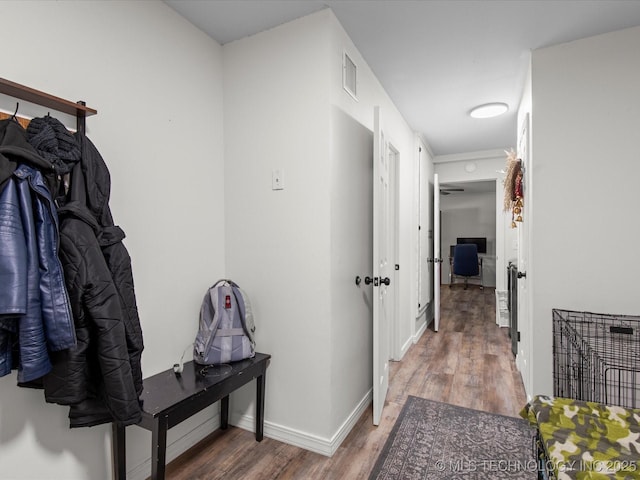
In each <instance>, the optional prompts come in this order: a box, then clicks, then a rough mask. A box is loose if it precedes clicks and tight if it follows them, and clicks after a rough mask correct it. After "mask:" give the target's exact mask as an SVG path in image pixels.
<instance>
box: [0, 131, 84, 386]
mask: <svg viewBox="0 0 640 480" xmlns="http://www.w3.org/2000/svg"><path fill="white" fill-rule="evenodd" d="M11 128H13V127H11ZM0 133H4V132H3V131H1V129H0ZM3 147H6V144H4V145H0V161H4V160H6V157H5V156H4V155H3V154H4V153H5V152H6V151H9V153H10V158H11V159H12V160H15V159H16V158H19V157H20V155H19V153H20V151H19V149H9V150H7V149H3ZM7 155H9V154H7ZM29 159H30V157H29V156H28V155H27V156H26V158H25V160H29ZM5 171H6V170H5ZM0 243H1V244H2V248H1V249H0V284H2V288H1V289H0V376H3V375H7V374H9V373H10V372H11V369H12V368H16V367H17V368H18V383H26V382H31V381H33V380H36V379H38V378H40V377H42V376H43V375H45V374H47V373H48V372H49V371H50V370H51V362H50V360H49V353H48V352H49V350H50V351H56V350H64V349H67V348H70V347H73V346H75V345H76V336H75V329H74V324H73V317H72V315H71V309H70V303H69V298H68V295H67V291H66V287H65V283H64V277H63V271H62V266H61V264H60V260H59V259H58V251H57V248H58V218H57V214H56V209H55V205H54V203H53V201H52V199H51V195H50V193H49V190H48V188H47V186H46V184H45V181H44V178H43V176H42V174H41V172H40V171H39V170H37V169H35V168H33V167H31V166H29V165H27V164H17V167H16V168H15V170H14V171H13V172H12V175H11V177H10V178H7V179H5V181H4V182H2V187H1V191H0ZM16 338H17V339H18V347H19V352H18V353H19V356H18V358H19V359H20V362H19V364H18V365H17V366H16V365H13V363H12V344H13V343H14V340H15V339H16Z"/></svg>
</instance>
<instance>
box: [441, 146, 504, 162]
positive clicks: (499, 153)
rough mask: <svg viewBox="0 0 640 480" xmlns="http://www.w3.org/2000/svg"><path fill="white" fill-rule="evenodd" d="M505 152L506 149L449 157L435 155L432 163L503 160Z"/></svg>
mask: <svg viewBox="0 0 640 480" xmlns="http://www.w3.org/2000/svg"><path fill="white" fill-rule="evenodd" d="M505 150H508V148H507V147H505V148H504V149H499V148H498V149H495V150H481V151H478V152H468V153H453V154H451V155H437V156H435V157H432V158H433V163H448V162H467V161H469V160H486V159H489V158H503V157H504V156H505V153H504V152H505Z"/></svg>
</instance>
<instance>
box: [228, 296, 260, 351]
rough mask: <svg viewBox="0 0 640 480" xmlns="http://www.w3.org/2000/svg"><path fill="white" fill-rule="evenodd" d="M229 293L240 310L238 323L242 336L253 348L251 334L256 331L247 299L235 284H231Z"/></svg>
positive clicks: (254, 342) (253, 342)
mask: <svg viewBox="0 0 640 480" xmlns="http://www.w3.org/2000/svg"><path fill="white" fill-rule="evenodd" d="M231 291H232V292H233V296H234V297H235V299H236V303H237V304H238V308H239V309H240V321H241V322H242V329H243V330H244V334H245V335H246V336H247V338H248V339H249V340H250V341H251V343H252V344H253V345H254V347H255V344H256V341H255V339H254V337H253V334H254V332H255V331H256V326H255V323H254V321H253V310H252V308H251V304H250V303H249V299H248V298H247V296H246V295H245V294H244V292H243V291H242V290H241V289H240V287H238V285H236V284H233V285H232V286H231Z"/></svg>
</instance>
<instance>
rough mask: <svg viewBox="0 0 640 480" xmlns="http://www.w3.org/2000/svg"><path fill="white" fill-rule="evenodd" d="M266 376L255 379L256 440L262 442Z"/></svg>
mask: <svg viewBox="0 0 640 480" xmlns="http://www.w3.org/2000/svg"><path fill="white" fill-rule="evenodd" d="M265 377H266V375H265V374H264V373H263V374H262V375H259V376H258V377H256V440H257V441H258V442H261V441H262V437H263V431H264V389H265V383H266V380H265Z"/></svg>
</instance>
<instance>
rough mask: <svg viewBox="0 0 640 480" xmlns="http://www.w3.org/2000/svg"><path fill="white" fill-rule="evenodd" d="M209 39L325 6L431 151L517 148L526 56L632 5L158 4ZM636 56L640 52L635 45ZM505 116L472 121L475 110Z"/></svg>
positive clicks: (573, 0)
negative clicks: (499, 108) (496, 105)
mask: <svg viewBox="0 0 640 480" xmlns="http://www.w3.org/2000/svg"><path fill="white" fill-rule="evenodd" d="M165 3H167V4H168V5H169V6H171V7H172V8H173V9H174V10H176V11H177V12H178V13H179V14H180V15H182V16H183V17H185V18H186V19H187V20H189V21H190V22H191V23H193V24H194V25H195V26H197V27H198V28H200V29H201V30H203V31H204V32H206V33H207V34H209V35H210V36H211V37H212V38H214V39H215V40H216V41H217V42H218V43H220V44H222V45H224V44H225V43H229V42H232V41H234V40H238V39H240V38H242V37H245V36H248V35H253V34H255V33H258V32H260V31H264V30H267V29H269V28H272V27H275V26H277V25H279V24H282V23H285V22H287V21H290V20H293V19H296V18H299V17H302V16H304V15H307V14H310V13H313V12H315V11H318V10H321V9H323V8H327V7H328V8H331V9H332V10H333V12H334V14H335V15H336V17H337V18H338V20H339V21H340V23H341V24H342V26H343V27H344V29H345V30H346V32H347V34H348V35H349V37H350V38H351V40H352V41H353V42H354V44H355V45H356V47H357V48H358V50H359V52H360V53H361V54H362V56H363V57H364V59H365V61H366V62H367V64H368V65H369V67H370V68H371V70H372V71H373V73H374V74H375V75H376V77H377V78H378V80H379V81H380V83H381V84H382V86H383V88H384V89H385V90H386V92H387V93H388V95H389V96H390V97H391V100H392V101H393V102H394V104H395V105H396V107H397V108H398V109H399V111H400V112H401V114H402V115H403V117H404V118H405V119H406V121H407V123H408V124H409V125H410V127H411V128H412V129H413V130H415V131H416V132H418V133H419V134H421V135H422V136H423V138H424V139H425V140H426V141H427V143H428V144H429V146H430V147H431V150H432V152H433V153H434V155H436V156H439V155H454V154H459V153H469V152H477V151H483V150H493V149H507V148H510V147H512V146H515V144H516V115H517V109H518V103H519V100H520V98H521V95H522V91H523V87H524V82H525V78H526V75H527V70H528V65H529V59H530V52H531V50H534V49H538V48H543V47H548V46H551V45H556V44H559V43H564V42H568V41H572V40H576V39H580V38H585V37H589V36H593V35H598V34H601V33H607V32H610V31H614V30H619V29H622V28H627V27H632V26H637V25H640V0H555V1H554V0H548V1H539V0H532V1H525V0H501V1H494V0H464V1H463V0H369V1H366V0H320V1H316V0H277V1H276V0H165ZM639 50H640V46H639ZM496 101H497V102H504V103H507V104H508V105H509V111H508V112H507V113H506V114H505V115H502V116H501V117H497V118H493V119H485V120H479V119H473V118H471V117H469V115H468V113H469V111H470V110H471V108H473V107H474V106H476V105H480V104H484V103H488V102H496Z"/></svg>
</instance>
